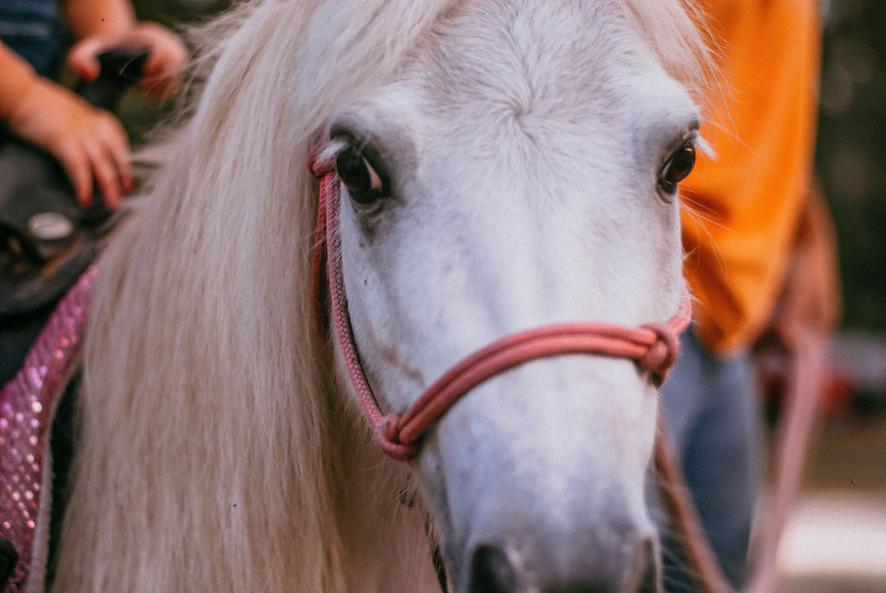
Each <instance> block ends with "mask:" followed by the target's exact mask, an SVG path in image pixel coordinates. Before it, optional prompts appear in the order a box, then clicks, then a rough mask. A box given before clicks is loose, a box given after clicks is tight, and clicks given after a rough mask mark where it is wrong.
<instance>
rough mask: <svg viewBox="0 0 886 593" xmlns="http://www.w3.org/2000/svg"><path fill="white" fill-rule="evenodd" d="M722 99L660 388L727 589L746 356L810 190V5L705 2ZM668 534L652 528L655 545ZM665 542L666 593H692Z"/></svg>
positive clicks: (737, 542) (748, 467) (744, 489)
mask: <svg viewBox="0 0 886 593" xmlns="http://www.w3.org/2000/svg"><path fill="white" fill-rule="evenodd" d="M704 9H705V15H706V17H707V19H708V26H709V27H710V30H711V34H712V35H711V37H712V41H713V43H714V44H715V47H716V54H717V56H718V66H719V72H720V75H721V77H722V81H723V83H724V91H723V93H722V95H715V96H716V97H718V98H720V100H715V101H713V102H712V103H711V104H709V105H707V111H708V114H707V121H708V123H707V124H706V125H705V126H704V127H703V129H702V137H704V138H705V139H706V140H707V142H708V143H709V144H710V145H711V146H712V147H713V149H714V151H715V153H716V155H715V156H714V157H713V158H704V157H701V158H700V160H699V164H698V166H697V168H696V170H695V172H694V173H693V174H692V175H691V176H690V178H689V179H688V180H687V182H686V183H685V184H684V186H683V188H682V200H683V206H684V210H683V242H684V248H685V250H686V253H687V258H686V262H685V274H686V277H687V279H688V281H689V284H690V287H691V290H692V293H693V295H694V296H695V298H696V299H697V302H696V305H695V311H696V312H695V315H696V324H695V326H694V331H693V332H692V333H691V334H690V335H687V336H686V337H685V339H684V340H683V343H682V354H681V359H680V362H679V363H678V365H677V367H676V368H675V369H674V370H673V372H672V373H671V375H670V376H669V379H668V382H667V383H666V384H665V385H664V388H663V401H664V414H665V418H666V421H667V424H668V428H669V433H670V435H671V439H672V441H673V444H674V447H675V452H676V453H677V455H678V456H679V457H680V458H681V460H682V463H683V470H684V472H685V474H686V479H687V482H688V485H689V487H690V490H691V491H692V495H693V498H694V500H695V503H696V505H697V508H698V511H699V514H700V517H701V519H702V523H703V525H704V527H705V529H706V531H707V533H708V536H709V539H710V540H711V544H712V546H713V548H714V552H715V553H716V555H717V557H718V559H719V561H720V564H721V568H722V569H723V571H724V573H725V575H726V576H727V578H728V579H729V580H730V581H732V585H733V586H735V587H740V586H741V585H742V584H743V581H744V578H745V573H746V571H747V567H746V565H747V549H748V540H749V536H750V528H751V521H752V515H753V510H754V505H755V501H756V498H757V490H758V487H759V473H760V457H761V452H760V448H761V432H760V418H761V414H760V412H759V406H758V400H759V398H758V392H757V391H758V389H757V386H756V383H755V377H754V375H753V373H752V368H751V365H750V359H749V349H750V347H751V345H752V343H753V342H754V340H755V339H756V338H757V337H759V334H760V333H761V331H762V330H763V328H764V326H765V325H766V323H767V322H768V320H769V318H770V316H771V314H772V311H773V308H774V306H775V301H776V298H777V296H778V294H779V292H780V290H781V286H782V282H783V279H784V275H785V272H786V268H787V263H788V259H789V256H790V250H791V244H792V241H793V238H794V234H795V230H796V228H797V223H798V220H799V217H800V214H801V211H802V209H803V205H804V203H805V198H806V194H807V191H808V189H809V186H810V181H811V178H812V171H811V169H812V157H813V148H814V138H815V126H816V104H817V91H818V70H819V45H820V26H819V18H818V16H819V15H818V10H819V6H818V3H816V2H796V1H794V0H706V2H704ZM668 532H669V529H667V528H665V529H663V533H665V534H667V533H668ZM678 544H679V542H674V541H670V540H669V539H668V537H667V535H665V537H664V547H665V575H666V583H667V589H668V591H669V592H672V593H677V592H684V591H695V590H696V589H695V588H694V586H693V584H692V578H691V575H689V574H687V572H686V570H685V569H684V568H683V564H682V562H681V561H680V560H679V545H678Z"/></svg>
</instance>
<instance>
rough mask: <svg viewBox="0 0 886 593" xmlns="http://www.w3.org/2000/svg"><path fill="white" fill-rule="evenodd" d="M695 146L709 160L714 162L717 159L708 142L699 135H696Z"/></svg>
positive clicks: (715, 152)
mask: <svg viewBox="0 0 886 593" xmlns="http://www.w3.org/2000/svg"><path fill="white" fill-rule="evenodd" d="M695 145H696V146H697V147H698V149H699V150H700V151H701V152H702V154H703V155H705V156H706V157H708V158H709V159H711V160H714V159H716V158H717V151H716V150H714V147H713V146H711V144H710V142H708V141H707V140H705V139H704V137H703V136H702V135H701V134H696V136H695Z"/></svg>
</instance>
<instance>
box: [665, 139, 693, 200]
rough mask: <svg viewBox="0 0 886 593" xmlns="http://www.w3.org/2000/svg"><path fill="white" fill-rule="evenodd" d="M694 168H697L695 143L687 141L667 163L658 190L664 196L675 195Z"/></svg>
mask: <svg viewBox="0 0 886 593" xmlns="http://www.w3.org/2000/svg"><path fill="white" fill-rule="evenodd" d="M693 167H695V143H694V142H693V141H692V140H687V141H686V142H684V143H683V144H681V145H680V148H678V149H677V150H675V151H674V152H673V153H672V154H671V156H669V157H668V160H667V161H665V164H664V167H662V168H661V172H659V174H658V188H659V189H660V190H661V191H662V193H664V194H667V195H674V194H675V193H676V192H677V185H678V184H679V183H680V182H681V181H683V180H684V179H686V178H687V177H689V174H690V173H692V168H693Z"/></svg>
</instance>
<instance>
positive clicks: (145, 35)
mask: <svg viewBox="0 0 886 593" xmlns="http://www.w3.org/2000/svg"><path fill="white" fill-rule="evenodd" d="M119 47H133V48H139V49H144V50H145V51H147V52H149V55H148V61H147V63H146V64H145V70H144V75H143V76H142V80H141V82H140V83H139V88H140V89H141V90H142V91H144V92H145V93H147V94H149V95H151V96H153V97H155V98H158V99H161V100H162V99H167V98H169V97H170V96H171V95H172V94H173V93H175V91H176V90H177V89H178V86H179V83H180V81H181V70H182V67H183V65H184V63H185V60H186V59H187V51H186V50H185V47H184V45H183V44H182V42H181V40H180V39H179V38H178V37H177V36H176V35H175V34H174V33H172V32H171V31H169V30H168V29H166V28H165V27H163V26H161V25H158V24H156V23H140V24H139V25H137V26H136V27H135V28H134V29H132V30H131V31H128V32H126V33H119V34H111V35H94V36H91V37H86V38H84V39H81V40H80V41H79V42H78V43H77V44H76V45H74V47H72V48H71V51H70V52H69V53H68V66H69V67H70V68H71V70H73V71H74V73H76V74H77V75H78V76H80V77H81V78H84V79H86V80H93V79H94V78H95V77H96V76H98V72H99V63H98V59H97V56H99V55H100V54H102V53H103V52H106V51H108V50H110V49H115V48H119Z"/></svg>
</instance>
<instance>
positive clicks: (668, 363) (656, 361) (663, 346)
mask: <svg viewBox="0 0 886 593" xmlns="http://www.w3.org/2000/svg"><path fill="white" fill-rule="evenodd" d="M642 327H643V329H647V330H649V331H651V332H652V333H654V334H655V343H654V344H652V345H651V346H650V347H649V350H647V351H646V354H644V355H643V356H642V357H641V358H640V359H639V360H638V361H637V363H638V364H639V365H640V368H642V369H643V370H645V371H648V372H649V373H651V375H652V380H653V382H654V383H655V385H656V387H660V386H661V384H662V383H664V380H665V378H666V377H667V376H668V371H669V370H671V367H672V366H674V363H676V362H677V358H678V357H679V355H680V339H679V338H678V337H677V333H676V332H675V331H674V330H673V329H671V327H669V326H668V325H667V324H665V323H647V324H645V325H643V326H642Z"/></svg>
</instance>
